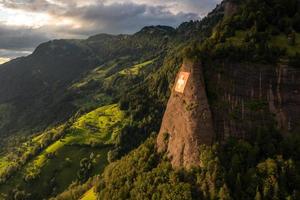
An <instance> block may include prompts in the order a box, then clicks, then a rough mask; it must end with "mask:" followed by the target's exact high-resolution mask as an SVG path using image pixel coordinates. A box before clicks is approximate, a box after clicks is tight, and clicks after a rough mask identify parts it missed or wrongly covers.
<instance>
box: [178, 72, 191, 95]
mask: <svg viewBox="0 0 300 200" xmlns="http://www.w3.org/2000/svg"><path fill="white" fill-rule="evenodd" d="M189 76H190V73H189V72H180V73H179V76H178V77H179V78H178V80H177V83H176V87H175V91H176V92H179V93H183V92H184V88H185V86H186V83H187V81H188V79H189Z"/></svg>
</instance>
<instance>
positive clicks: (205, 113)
mask: <svg viewBox="0 0 300 200" xmlns="http://www.w3.org/2000/svg"><path fill="white" fill-rule="evenodd" d="M184 75H186V76H185V77H184ZM184 79H185V80H184ZM182 81H183V82H182ZM204 83H205V81H204V76H203V72H202V67H201V65H200V64H197V63H194V62H193V61H188V60H185V61H184V63H183V65H182V67H181V68H180V70H179V72H178V75H177V78H176V81H175V84H174V86H173V89H172V93H171V97H170V99H169V101H168V104H167V108H166V111H165V114H164V117H163V120H162V124H161V129H160V131H159V134H158V138H157V145H158V151H160V152H164V151H166V152H167V154H168V156H169V158H170V160H171V162H172V165H173V166H174V167H180V166H185V167H188V168H190V167H192V166H195V165H197V164H198V163H199V148H200V145H201V144H207V145H211V144H212V142H213V139H214V135H215V134H214V130H213V122H212V115H211V111H210V107H209V104H208V100H207V95H206V89H205V84H204ZM180 87H182V88H180Z"/></svg>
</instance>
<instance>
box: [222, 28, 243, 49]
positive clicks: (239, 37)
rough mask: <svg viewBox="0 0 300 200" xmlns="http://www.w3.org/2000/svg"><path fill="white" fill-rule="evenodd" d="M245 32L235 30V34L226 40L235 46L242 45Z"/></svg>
mask: <svg viewBox="0 0 300 200" xmlns="http://www.w3.org/2000/svg"><path fill="white" fill-rule="evenodd" d="M246 34H247V32H246V31H236V32H235V36H233V37H230V38H227V40H226V42H229V43H231V44H234V45H236V46H242V45H243V43H244V41H245V37H246Z"/></svg>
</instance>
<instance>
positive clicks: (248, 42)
mask: <svg viewBox="0 0 300 200" xmlns="http://www.w3.org/2000/svg"><path fill="white" fill-rule="evenodd" d="M233 2H234V3H236V4H239V9H238V11H237V13H234V14H233V15H232V16H230V17H227V18H224V19H223V20H220V22H219V23H218V24H217V26H216V27H215V29H214V33H213V35H212V37H210V38H208V39H206V40H205V42H203V43H201V44H197V48H198V54H201V55H202V56H201V57H202V58H205V59H207V58H210V59H213V60H216V59H219V60H224V59H227V60H228V59H229V60H233V61H241V60H243V61H251V62H253V61H254V62H267V63H275V62H277V61H278V60H279V59H280V57H282V56H289V55H287V52H286V49H284V48H282V47H280V46H276V44H273V43H272V42H271V39H272V38H273V37H275V36H279V35H283V36H284V37H286V39H287V41H288V45H290V46H294V45H295V44H296V42H297V41H296V33H299V32H300V2H299V1H298V0H288V1H285V0H263V1H261V0H247V1H233ZM237 31H242V32H244V33H245V35H244V36H237V35H236V33H237ZM232 37H235V38H236V39H238V40H240V42H239V43H240V44H236V43H234V42H230V40H229V39H230V38H232ZM239 37H241V38H239ZM282 45H285V44H282ZM296 58H297V55H296V56H294V57H292V58H290V60H291V62H292V63H293V65H297V66H298V65H299V61H298V60H297V59H296Z"/></svg>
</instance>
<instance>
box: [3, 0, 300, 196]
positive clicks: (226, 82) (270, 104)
mask: <svg viewBox="0 0 300 200" xmlns="http://www.w3.org/2000/svg"><path fill="white" fill-rule="evenodd" d="M299 25H300V1H299V0H288V1H286V0H244V1H242V0H241V1H238V0H225V1H223V2H222V3H221V4H220V5H218V6H217V7H216V8H215V9H214V10H213V11H212V12H211V13H209V14H208V16H207V17H205V18H203V19H202V20H201V21H191V22H185V23H183V24H181V25H180V26H179V27H178V28H176V29H174V28H171V27H166V26H150V27H145V28H143V29H142V30H141V31H139V32H137V33H135V34H133V35H116V36H114V35H107V34H99V35H95V36H92V37H90V38H88V39H86V40H55V41H50V42H47V43H44V44H41V45H40V46H39V47H38V48H37V49H36V50H35V51H34V52H33V54H32V55H30V56H28V57H23V58H18V59H15V60H12V61H10V62H8V63H6V64H4V65H1V66H0V135H1V137H2V140H1V149H0V194H1V195H0V199H1V198H2V199H13V200H18V199H74V200H75V199H81V198H82V199H90V200H93V199H139V200H140V199H157V200H158V199H160V200H161V199H172V200H173V199H174V200H176V199H178V200H179V199H180V200H182V199H223V200H225V199H226V200H227V199H257V200H259V199H290V200H292V199H295V200H296V199H299V198H300V171H299V170H300V165H299V161H300V160H299V153H300V152H299V151H300V149H299V145H300V136H299V131H300V124H299V122H300V93H299V87H300V82H299V81H300V29H299ZM185 61H188V62H190V63H197V64H199V66H201V74H202V75H203V77H202V79H203V85H201V86H202V87H203V88H202V89H203V91H201V93H205V95H206V96H207V104H208V105H209V109H210V110H211V115H212V116H211V118H212V119H211V122H210V123H211V127H212V128H213V131H211V134H213V135H212V136H211V138H213V144H212V145H204V144H203V145H201V144H199V148H198V146H195V147H194V148H196V151H197V152H199V159H197V160H199V161H198V163H197V164H196V165H195V166H193V167H190V168H186V167H185V166H184V165H182V166H179V167H174V166H172V163H171V162H170V161H172V157H170V152H169V149H170V148H169V149H166V150H164V151H160V152H158V151H157V143H156V138H157V135H158V133H159V130H160V127H161V122H162V118H163V115H164V111H165V109H166V106H167V103H168V99H169V97H170V96H172V95H171V93H172V88H173V86H174V82H175V79H176V74H177V72H178V70H179V69H180V66H181V65H182V63H184V62H185ZM195 66H197V65H195ZM199 70H200V69H199ZM201 84H202V82H201ZM192 89H193V90H194V89H195V88H193V87H192ZM196 90H197V88H196ZM199 93H200V92H199ZM183 106H184V107H182V112H193V111H195V110H196V109H195V107H197V106H198V105H197V104H190V103H189V102H186V104H185V105H183ZM195 116H196V115H195ZM197 116H198V115H197ZM199 116H200V113H199ZM201 116H202V115H201ZM164 136H165V137H164V138H163V140H164V142H166V144H168V145H170V144H171V143H169V141H170V137H171V135H170V133H166V134H164ZM168 145H166V146H168ZM197 145H198V144H197ZM180 156H181V155H178V157H180Z"/></svg>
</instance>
